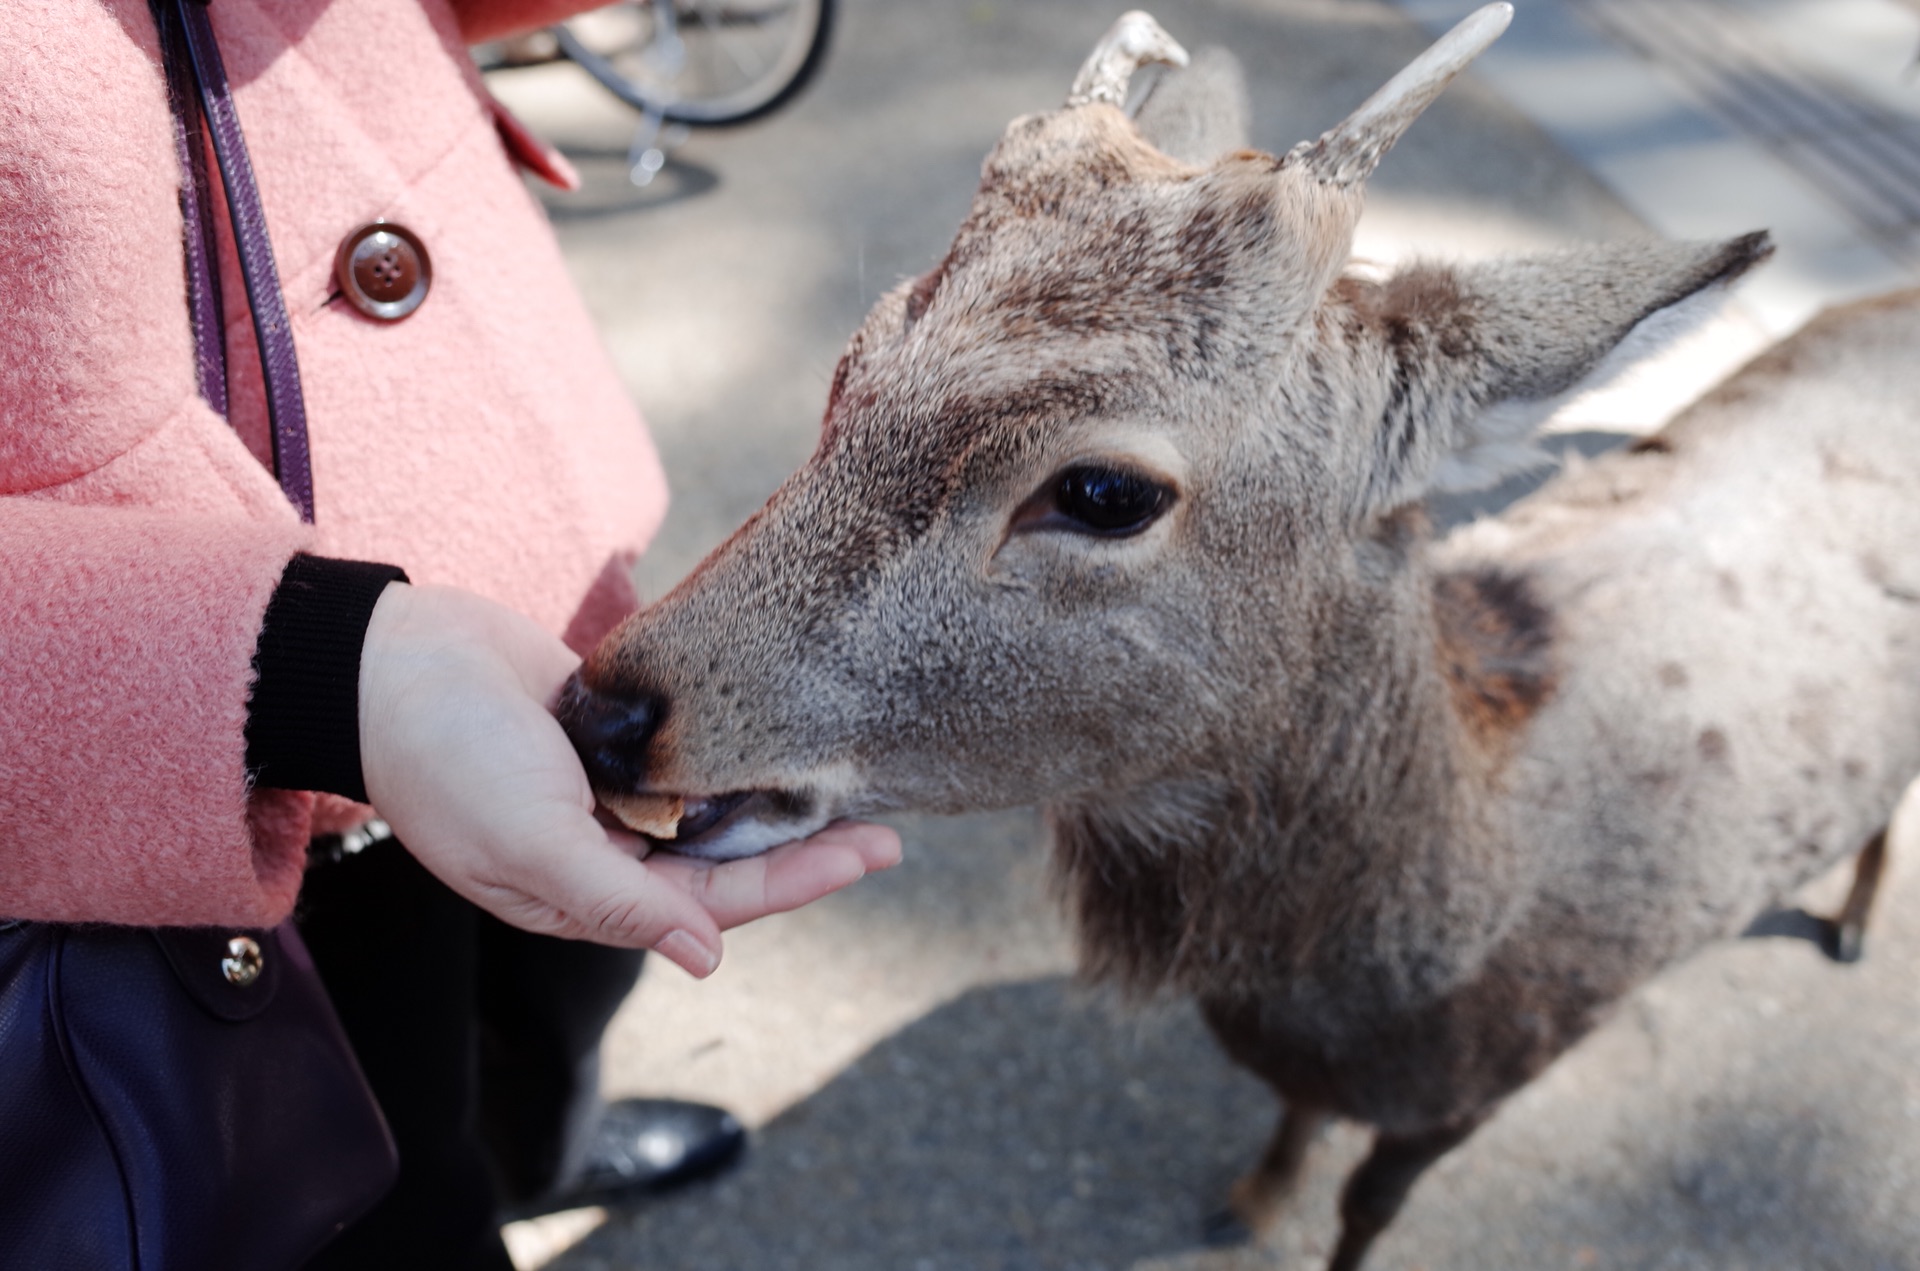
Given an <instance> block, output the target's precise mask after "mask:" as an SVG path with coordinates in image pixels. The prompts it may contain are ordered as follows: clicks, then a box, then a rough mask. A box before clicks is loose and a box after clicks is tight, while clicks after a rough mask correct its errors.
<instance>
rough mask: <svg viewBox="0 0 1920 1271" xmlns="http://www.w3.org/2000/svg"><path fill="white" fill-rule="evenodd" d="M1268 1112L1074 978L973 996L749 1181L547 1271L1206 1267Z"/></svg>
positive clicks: (855, 1068) (1184, 1020)
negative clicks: (1207, 1250)
mask: <svg viewBox="0 0 1920 1271" xmlns="http://www.w3.org/2000/svg"><path fill="white" fill-rule="evenodd" d="M1273 1110H1274V1105H1273V1102H1272V1100H1271V1098H1270V1096H1269V1095H1268V1094H1267V1093H1266V1091H1265V1090H1264V1088H1263V1087H1261V1086H1260V1085H1259V1084H1258V1083H1257V1082H1256V1081H1254V1080H1253V1079H1252V1078H1250V1077H1247V1076H1245V1075H1244V1074H1242V1073H1239V1072H1237V1071H1235V1070H1233V1069H1232V1068H1231V1067H1230V1066H1229V1065H1228V1063H1227V1061H1226V1060H1225V1059H1224V1058H1223V1057H1221V1055H1220V1054H1219V1053H1218V1051H1217V1050H1216V1048H1215V1047H1214V1046H1213V1044H1212V1042H1211V1041H1210V1039H1209V1038H1208V1037H1207V1035H1206V1033H1205V1030H1204V1029H1203V1028H1202V1027H1201V1026H1200V1024H1199V1022H1198V1021H1197V1019H1196V1018H1195V1017H1194V1016H1193V1015H1192V1014H1191V1013H1190V1012H1188V1011H1186V1010H1184V1009H1182V1010H1170V1011H1168V1012H1167V1013H1166V1014H1164V1015H1159V1016H1156V1017H1154V1018H1151V1019H1149V1020H1146V1021H1144V1022H1142V1021H1139V1020H1135V1019H1132V1018H1130V1017H1127V1016H1124V1015H1122V1014H1121V1013H1120V1012H1118V1011H1117V1010H1115V1009H1113V1008H1111V1007H1110V1006H1108V1005H1107V1004H1106V1003H1104V1002H1102V1001H1098V1000H1089V998H1088V996H1087V995H1086V994H1084V993H1083V992H1081V991H1078V990H1077V989H1076V988H1075V987H1074V986H1073V985H1072V984H1070V983H1069V982H1068V981H1067V980H1065V979H1064V978H1059V977H1055V978H1048V979H1043V980H1037V981H1032V982H1028V983H1021V984H999V985H993V986H991V987H986V988H978V989H974V990H972V991H970V992H967V993H964V994H962V995H961V996H960V997H959V998H957V999H955V1000H954V1001H952V1002H949V1003H948V1004H946V1005H945V1006H942V1007H940V1008H938V1009H937V1010H934V1011H932V1012H930V1013H929V1014H927V1015H925V1016H923V1017H922V1018H920V1019H919V1020H917V1021H915V1022H914V1023H913V1024H911V1025H909V1026H908V1027H906V1028H903V1029H901V1030H900V1031H899V1032H897V1033H895V1034H894V1035H892V1036H891V1037H888V1038H886V1039H885V1040H884V1041H882V1042H880V1043H879V1044H878V1045H876V1046H874V1047H873V1048H872V1049H870V1050H869V1051H867V1052H866V1053H865V1054H864V1055H862V1056H861V1057H860V1058H859V1059H858V1060H857V1061H856V1062H855V1063H853V1064H852V1065H850V1066H849V1067H848V1068H846V1069H845V1070H844V1071H843V1072H841V1073H840V1074H839V1075H838V1076H837V1077H836V1078H835V1079H834V1080H833V1081H832V1082H831V1083H829V1084H828V1085H827V1086H826V1087H825V1088H823V1089H822V1090H820V1091H819V1092H818V1093H817V1094H815V1095H813V1096H812V1097H811V1098H808V1099H806V1100H804V1101H803V1102H801V1103H799V1104H797V1105H795V1106H794V1107H792V1108H791V1109H789V1110H788V1111H786V1112H785V1113H783V1114H781V1115H780V1116H779V1117H777V1118H775V1119H774V1120H773V1121H772V1122H771V1123H769V1124H768V1125H767V1126H766V1127H765V1128H764V1129H763V1130H761V1131H760V1133H759V1134H758V1136H757V1138H756V1142H755V1145H754V1150H753V1153H752V1155H751V1156H750V1157H749V1159H748V1160H747V1162H746V1164H745V1165H744V1166H743V1167H742V1168H741V1169H740V1171H739V1172H738V1173H737V1174H735V1175H734V1176H732V1177H730V1178H727V1179H725V1180H722V1181H720V1182H718V1183H716V1184H713V1185H710V1186H706V1187H702V1188H699V1189H696V1190H694V1191H692V1192H689V1193H688V1194H686V1195H685V1196H681V1197H673V1198H670V1199H666V1200H662V1201H659V1202H655V1203H654V1204H651V1205H647V1206H643V1207H641V1208H638V1209H635V1210H633V1211H631V1212H630V1213H628V1214H625V1215H617V1216H616V1217H615V1219H614V1221H613V1222H611V1223H610V1224H609V1225H608V1226H607V1227H605V1228H603V1229H602V1230H601V1231H599V1232H597V1233H595V1234H594V1235H593V1236H591V1237H589V1238H588V1239H587V1240H586V1241H584V1242H583V1243H582V1244H580V1245H579V1246H578V1247H576V1248H575V1249H573V1250H572V1251H570V1252H569V1253H567V1254H566V1255H564V1256H563V1257H561V1258H560V1259H559V1260H557V1261H556V1262H554V1263H553V1264H552V1266H553V1267H554V1268H555V1269H556V1271H559V1269H566V1271H588V1268H597V1267H605V1266H618V1267H645V1268H649V1269H650V1271H667V1269H668V1268H677V1267H685V1268H694V1267H699V1268H722V1267H738V1268H744V1267H752V1268H755V1269H756V1271H776V1269H778V1268H796V1269H797V1268H829V1267H831V1268H836V1269H845V1271H854V1269H858V1268H881V1267H886V1268H909V1269H919V1268H929V1269H930V1268H961V1267H964V1268H995V1267H1004V1268H1027V1267H1033V1268H1041V1267H1106V1266H1127V1265H1129V1264H1131V1263H1133V1262H1135V1261H1137V1260H1139V1259H1141V1258H1145V1257H1149V1256H1153V1255H1164V1254H1168V1253H1172V1252H1177V1251H1180V1250H1183V1249H1191V1248H1196V1247H1197V1246H1198V1245H1199V1243H1200V1231H1201V1225H1202V1222H1203V1220H1204V1219H1205V1217H1206V1216H1207V1214H1208V1213H1209V1212H1211V1211H1212V1210H1213V1209H1214V1208H1216V1207H1217V1206H1218V1204H1219V1202H1220V1198H1221V1197H1222V1196H1223V1195H1224V1194H1225V1191H1226V1187H1227V1184H1228V1183H1229V1182H1230V1181H1231V1179H1232V1178H1233V1176H1234V1174H1235V1172H1236V1171H1237V1170H1238V1169H1239V1168H1240V1167H1241V1166H1243V1165H1244V1164H1245V1163H1246V1162H1247V1161H1248V1160H1250V1159H1251V1158H1252V1156H1253V1155H1254V1153H1255V1152H1257V1151H1258V1149H1259V1146H1260V1144H1261V1142H1262V1141H1263V1140H1264V1137H1265V1135H1266V1132H1267V1129H1268V1127H1269V1122H1270V1119H1271V1117H1272V1115H1273ZM936 1242H937V1243H936Z"/></svg>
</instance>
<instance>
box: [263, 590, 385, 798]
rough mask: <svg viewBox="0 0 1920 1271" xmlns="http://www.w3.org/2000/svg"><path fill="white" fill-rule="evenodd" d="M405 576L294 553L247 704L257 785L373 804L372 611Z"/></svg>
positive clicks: (270, 612)
mask: <svg viewBox="0 0 1920 1271" xmlns="http://www.w3.org/2000/svg"><path fill="white" fill-rule="evenodd" d="M405 581H407V575H406V572H405V571H404V570H401V569H397V568H395V567H394V566H392V565H375V564H369V563H368V562H366V561H357V560H332V559H329V558H327V557H324V556H295V557H294V558H293V559H292V560H290V561H288V562H287V569H286V572H285V573H284V574H282V575H281V576H280V585H279V586H278V587H276V588H275V589H274V592H273V598H272V599H271V600H269V601H268V602H267V614H266V617H265V619H263V620H262V622H261V624H260V642H259V644H258V645H256V646H255V648H254V653H253V669H254V681H253V696H252V697H251V698H250V699H249V700H248V702H247V771H248V772H249V773H250V774H252V777H253V780H254V784H256V785H262V786H274V787H276V788H278V789H282V790H323V791H326V792H327V793H329V794H343V795H345V796H346V797H347V798H349V799H355V800H358V801H360V802H362V803H364V802H366V798H367V785H366V780H365V778H363V777H362V776H361V775H360V650H361V646H362V645H364V644H365V643H366V639H367V623H368V622H369V621H370V620H371V619H372V617H373V606H374V603H375V602H376V601H378V600H379V599H380V593H381V592H382V591H384V590H386V587H387V584H388V583H393V582H405Z"/></svg>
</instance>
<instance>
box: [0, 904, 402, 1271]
mask: <svg viewBox="0 0 1920 1271" xmlns="http://www.w3.org/2000/svg"><path fill="white" fill-rule="evenodd" d="M0 1074H4V1075H3V1076H0V1265H3V1266H6V1267H9V1268H13V1267H18V1268H21V1269H22V1271H26V1269H28V1268H33V1269H35V1271H37V1269H39V1268H47V1269H48V1271H53V1269H54V1268H60V1269H62V1271H64V1269H66V1268H74V1269H75V1271H108V1269H110V1268H111V1269H113V1271H119V1269H121V1268H125V1269H126V1271H291V1268H295V1267H299V1266H301V1265H302V1264H304V1263H306V1262H307V1261H308V1260H309V1259H310V1258H312V1257H313V1255H314V1254H316V1253H318V1252H319V1251H320V1249H321V1247H322V1246H324V1245H325V1244H326V1243H327V1241H329V1240H331V1239H332V1238H333V1237H334V1236H335V1235H336V1234H338V1233H339V1231H340V1230H341V1229H342V1228H344V1227H345V1226H346V1225H347V1224H348V1223H350V1222H352V1221H353V1220H354V1219H355V1218H358V1217H359V1216H360V1215H361V1214H363V1213H365V1212H366V1211H367V1210H369V1209H371V1208H372V1207H373V1205H374V1204H375V1203H376V1202H377V1201H378V1200H379V1199H380V1198H381V1197H382V1196H383V1195H385V1194H386V1192H387V1189H388V1188H390V1187H391V1186H392V1185H393V1179H394V1175H395V1171H396V1169H397V1158H396V1157H395V1154H394V1148H393V1140H392V1138H391V1137H390V1136H389V1135H388V1133H387V1125H386V1122H385V1121H384V1120H383V1119H382V1118H381V1116H380V1110H379V1108H378V1107H377V1106H376V1105H375V1104H374V1102H373V1096H372V1095H371V1094H370V1093H369V1092H368V1090H367V1084H366V1079H365V1078H364V1077H362V1076H361V1074H360V1068H359V1065H358V1064H357V1063H356V1062H355V1060H354V1058H353V1052H352V1050H351V1049H349V1047H348V1045H347V1039H346V1035H345V1034H344V1033H342V1032H341V1030H340V1023H339V1021H338V1020H337V1019H336V1018H335V1017H334V1013H333V1006H332V1004H331V1003H329V1002H328V1001H327V994H326V990H325V989H324V988H322V987H321V984H320V977H319V976H318V975H317V974H316V973H315V971H314V967H313V962H312V960H311V959H310V958H309V957H308V956H307V950H306V946H305V945H303V944H301V943H300V937H299V936H298V935H297V934H296V933H295V931H294V929H293V924H292V923H283V924H282V925H281V926H279V927H276V928H274V929H273V930H270V931H231V930H214V929H208V930H199V929H185V928H182V929H173V930H147V929H143V928H137V927H77V926H64V925H58V924H49V923H24V922H23V923H15V924H12V925H11V926H6V927H3V928H0Z"/></svg>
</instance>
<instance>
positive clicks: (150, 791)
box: [0, 497, 311, 925]
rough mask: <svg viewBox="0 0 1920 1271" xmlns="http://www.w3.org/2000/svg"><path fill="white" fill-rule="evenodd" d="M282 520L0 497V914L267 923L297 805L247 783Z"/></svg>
mask: <svg viewBox="0 0 1920 1271" xmlns="http://www.w3.org/2000/svg"><path fill="white" fill-rule="evenodd" d="M306 535H307V531H306V529H305V527H303V526H301V525H299V524H298V523H297V522H293V521H290V520H285V521H255V520H248V519H244V518H238V517H231V518H230V517H215V516H181V515H178V514H175V513H172V512H168V511H159V510H154V509H151V508H130V507H99V506H75V505H71V504H66V503H60V502H55V501H51V500H42V499H32V498H21V497H8V498H0V739H4V740H3V741H0V915H4V916H6V917H10V918H29V919H43V920H60V921H99V922H123V923H140V924H162V925H201V924H246V925H266V924H270V923H274V922H277V921H279V920H280V919H281V918H284V917H285V916H286V914H287V913H288V912H289V910H290V909H291V908H292V905H293V900H294V896H295V894H296V893H297V891H298V889H299V885H300V874H301V870H302V867H303V865H304V860H305V846H306V838H307V815H306V810H307V805H308V802H309V801H310V797H311V796H307V795H301V794H294V793H291V792H284V791H253V790H250V789H249V788H248V781H247V776H246V767H245V758H244V756H245V738H244V733H245V726H246V713H247V699H248V694H249V692H250V689H251V686H252V680H253V655H254V649H255V643H256V639H257V634H258V632H259V630H260V623H261V618H262V614H263V613H264V611H265V609H266V605H267V601H268V599H269V597H270V596H271V595H272V593H273V590H274V587H275V585H276V584H277V583H278V581H279V579H280V576H281V573H282V571H283V570H284V568H285V566H286V564H287V561H288V560H289V559H290V558H291V557H292V555H293V554H294V552H295V551H296V550H298V549H299V548H300V547H301V546H302V544H303V541H304V539H305V537H306Z"/></svg>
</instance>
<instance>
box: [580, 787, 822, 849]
mask: <svg viewBox="0 0 1920 1271" xmlns="http://www.w3.org/2000/svg"><path fill="white" fill-rule="evenodd" d="M608 802H609V803H611V805H612V806H610V808H609V810H610V811H613V812H614V814H615V815H616V816H618V817H619V818H620V819H621V820H623V821H626V822H627V824H628V825H629V826H631V827H632V828H634V829H636V830H637V831H638V832H639V833H640V835H641V837H642V838H645V839H646V840H647V842H648V844H649V845H650V846H651V847H653V848H654V849H655V850H657V851H665V852H675V853H678V854H679V855H681V856H691V857H693V858H695V859H697V860H705V861H735V860H740V859H742V858H743V857H748V856H758V855H759V854H760V853H762V852H768V851H772V850H773V849H774V848H776V847H779V846H780V845H782V844H783V843H791V842H793V841H794V840H796V839H803V838H805V837H807V835H809V834H812V833H813V832H814V831H815V830H818V829H821V828H823V827H824V826H825V825H826V824H827V822H828V821H829V820H831V819H832V818H831V817H829V816H827V815H826V814H825V813H824V812H822V811H820V810H819V808H818V804H817V802H816V801H815V800H814V799H812V798H809V797H807V796H805V795H801V794H795V793H793V792H791V791H785V790H735V791H732V792H729V793H727V794H711V795H679V796H672V795H668V796H651V797H649V802H653V803H671V804H675V805H677V806H678V809H679V815H678V818H677V819H676V820H672V821H671V827H670V828H671V831H672V832H671V833H670V834H669V833H663V832H662V831H664V830H667V829H668V828H669V825H668V824H667V823H665V822H663V821H662V820H660V819H654V820H650V821H642V822H638V823H636V818H634V817H633V816H632V815H631V809H632V808H633V806H634V804H635V803H637V802H638V800H632V801H629V800H610V801H608Z"/></svg>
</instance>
